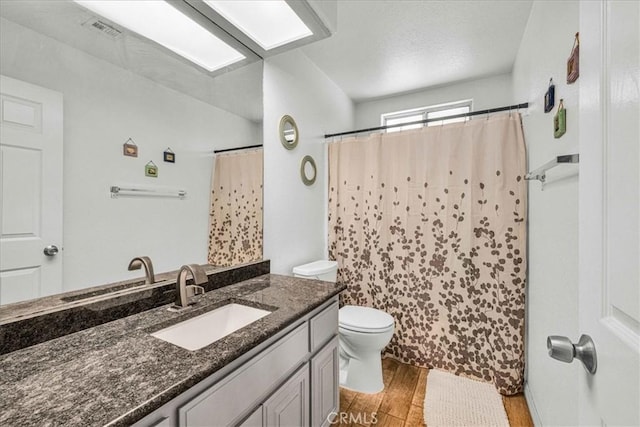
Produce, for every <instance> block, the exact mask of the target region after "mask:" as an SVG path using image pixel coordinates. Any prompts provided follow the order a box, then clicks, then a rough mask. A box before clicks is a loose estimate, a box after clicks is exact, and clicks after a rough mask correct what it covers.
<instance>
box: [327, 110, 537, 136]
mask: <svg viewBox="0 0 640 427" xmlns="http://www.w3.org/2000/svg"><path fill="white" fill-rule="evenodd" d="M528 107H529V103H528V102H524V103H522V104H515V105H509V106H506V107H498V108H489V109H487V110H480V111H471V112H469V113H462V114H454V115H451V116H445V117H438V118H436V119H424V120H418V121H415V122H408V123H398V124H397V125H388V126H377V127H374V128H366V129H358V130H350V131H347V132H339V133H328V134H325V135H324V137H325V138H332V137H334V136H344V135H353V134H356V133H362V132H373V131H376V130H385V129H390V128H396V127H400V126H408V125H419V124H424V123H429V122H439V121H441V120H449V119H458V118H462V117H470V116H478V115H481V114H491V113H498V112H500V111H511V110H517V109H520V108H528Z"/></svg>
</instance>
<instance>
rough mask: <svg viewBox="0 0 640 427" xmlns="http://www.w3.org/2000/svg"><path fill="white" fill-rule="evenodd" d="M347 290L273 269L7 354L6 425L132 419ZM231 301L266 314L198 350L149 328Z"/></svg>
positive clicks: (0, 394)
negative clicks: (191, 299)
mask: <svg viewBox="0 0 640 427" xmlns="http://www.w3.org/2000/svg"><path fill="white" fill-rule="evenodd" d="M343 289H344V287H343V286H341V285H337V284H334V283H329V282H322V281H318V280H307V279H298V278H293V277H288V276H279V275H273V274H267V275H263V276H259V277H256V278H253V279H249V280H246V281H243V282H239V283H236V284H233V285H229V286H226V287H224V288H220V289H216V290H213V291H211V292H207V293H206V294H205V295H204V296H202V297H201V298H200V301H199V302H198V303H197V305H196V306H194V308H193V309H189V310H187V311H185V312H181V313H175V312H170V311H168V310H167V308H168V305H167V306H162V307H158V308H155V309H151V310H148V311H145V312H142V313H139V314H136V315H133V316H128V317H125V318H122V319H119V320H115V321H112V322H109V323H105V324H102V325H99V326H96V327H93V328H90V329H85V330H82V331H80V332H76V333H73V334H70V335H66V336H63V337H60V338H56V339H53V340H50V341H46V342H43V343H41V344H37V345H34V346H31V347H27V348H24V349H22V350H18V351H14V352H11V353H8V354H5V355H3V356H0V425H2V426H45V425H64V426H89V425H91V426H94V425H95V426H99V425H117V426H120V425H129V424H131V423H133V422H135V421H137V420H139V419H141V418H143V417H144V416H145V415H146V414H148V413H150V412H152V411H153V410H155V409H157V408H159V407H160V406H162V405H163V404H164V403H166V402H168V401H170V400H171V399H173V398H174V397H176V396H178V395H179V394H181V393H182V392H184V391H186V390H187V389H189V388H190V387H192V386H193V385H195V384H197V383H198V382H200V381H202V380H203V379H205V378H207V377H208V376H210V375H211V374H213V373H214V372H216V371H218V370H219V369H221V368H222V367H224V366H225V365H227V364H228V363H229V362H231V361H233V360H235V359H236V358H238V357H239V356H241V355H242V354H244V353H246V352H247V351H248V350H250V349H252V348H254V347H255V346H257V345H258V344H260V343H262V342H264V341H265V340H267V339H268V338H269V337H271V336H273V335H274V334H276V333H277V332H278V331H280V330H282V329H284V328H285V327H287V326H288V325H290V324H292V323H293V322H295V320H297V319H298V318H300V317H301V316H303V315H305V314H306V313H308V312H310V311H311V310H313V309H314V308H316V307H318V306H320V305H321V304H322V303H323V302H324V301H326V300H328V299H329V298H331V297H332V296H334V295H336V294H338V293H339V292H340V291H341V290H343ZM229 300H233V301H235V302H239V303H244V304H247V305H253V306H256V307H270V308H271V309H274V308H275V310H274V311H273V312H272V313H271V314H269V315H268V316H266V317H264V318H262V319H260V320H258V321H256V322H254V323H252V324H250V325H248V326H246V327H244V328H242V329H240V330H238V331H236V332H234V333H232V334H230V335H228V336H227V337H225V338H223V339H221V340H219V341H216V342H215V343H213V344H211V345H209V346H207V347H204V348H202V349H200V350H196V351H188V350H185V349H183V348H180V347H177V346H175V345H172V344H170V343H168V342H165V341H162V340H160V339H157V338H154V337H152V336H151V335H150V333H151V332H155V331H157V330H160V329H163V328H165V327H167V326H170V325H171V324H175V323H178V322H181V321H183V320H185V319H187V318H190V317H194V316H197V315H199V314H203V313H205V312H207V311H210V310H212V309H213V308H215V307H217V306H221V305H224V304H227V303H229V302H230V301H229Z"/></svg>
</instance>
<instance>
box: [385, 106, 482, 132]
mask: <svg viewBox="0 0 640 427" xmlns="http://www.w3.org/2000/svg"><path fill="white" fill-rule="evenodd" d="M472 103H473V100H471V99H466V100H463V101H456V102H448V103H446V104H438V105H430V106H427V107H420V108H413V109H411V110H402V111H394V112H390V113H384V114H382V115H381V116H380V124H381V125H382V126H392V125H400V124H402V123H412V122H417V121H421V120H427V119H438V118H440V117H448V116H454V115H457V114H464V113H469V112H471V106H472ZM464 120H465V118H464V117H459V118H456V119H445V120H435V121H433V122H428V123H417V124H416V123H414V124H407V125H406V126H398V127H394V128H390V129H387V132H399V131H402V130H408V129H419V128H421V127H423V126H424V125H425V124H426V125H427V126H440V125H446V124H449V123H456V122H462V121H464Z"/></svg>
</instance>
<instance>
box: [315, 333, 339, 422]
mask: <svg viewBox="0 0 640 427" xmlns="http://www.w3.org/2000/svg"><path fill="white" fill-rule="evenodd" d="M338 357H339V356H338V337H337V336H336V337H334V338H333V339H332V340H331V341H329V342H328V343H327V345H325V346H324V348H323V349H322V350H320V351H319V352H318V354H316V355H315V356H314V357H313V358H312V359H311V425H313V426H323V427H324V426H328V425H329V424H330V422H329V421H330V416H331V414H332V413H336V412H337V411H338V407H339V404H340V403H339V398H340V397H339V396H340V390H339V388H338V387H339V386H338V381H339V379H338V375H339V365H340V361H339V360H338Z"/></svg>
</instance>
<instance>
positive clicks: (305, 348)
mask: <svg viewBox="0 0 640 427" xmlns="http://www.w3.org/2000/svg"><path fill="white" fill-rule="evenodd" d="M337 333H338V300H337V297H334V298H332V299H331V300H330V301H328V302H327V303H325V304H324V305H322V306H321V307H320V308H318V309H316V310H314V311H312V312H311V313H309V314H308V315H306V316H304V317H303V318H301V319H299V320H298V321H297V322H295V323H294V324H293V325H291V326H289V327H287V328H286V329H285V330H283V331H281V332H280V333H278V334H277V335H276V336H274V337H272V338H271V339H269V340H267V342H265V343H262V344H260V345H259V346H258V347H257V348H255V349H253V350H251V351H250V352H249V353H248V354H246V355H243V356H241V357H240V358H239V359H238V360H237V361H235V362H232V363H231V364H230V365H228V366H226V367H224V368H222V369H221V370H220V371H219V372H216V373H215V374H213V375H212V376H210V377H209V378H207V379H205V380H203V381H201V382H200V383H198V384H196V385H195V386H194V387H192V388H191V389H189V390H187V391H186V392H184V393H182V394H181V395H179V396H177V397H176V398H174V399H173V400H171V401H170V402H168V403H166V404H165V405H163V406H162V407H160V408H159V409H157V410H156V411H154V412H153V413H151V414H149V415H147V416H146V417H144V418H143V419H142V420H140V421H138V422H137V423H136V424H135V426H154V425H162V426H167V427H195V426H198V427H202V426H243V427H278V426H301V427H302V426H309V425H311V426H314V427H315V426H326V425H328V424H329V423H328V421H327V419H328V417H329V415H330V414H331V413H332V412H334V411H337V410H338V406H339V402H338V396H339V389H338V369H339V366H338V365H339V363H338V336H337ZM159 422H160V424H158V423H159Z"/></svg>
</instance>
